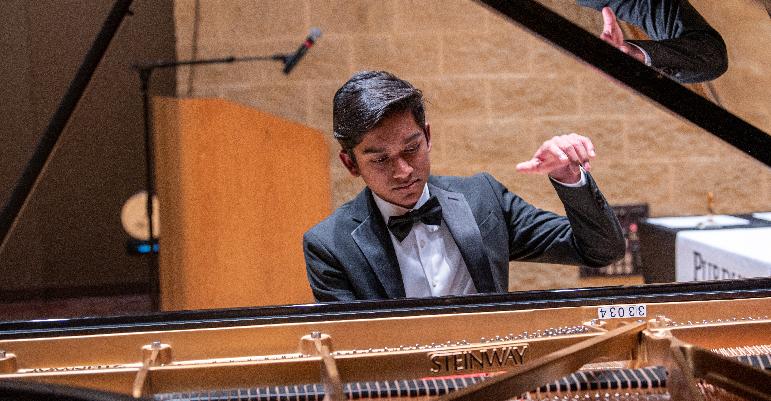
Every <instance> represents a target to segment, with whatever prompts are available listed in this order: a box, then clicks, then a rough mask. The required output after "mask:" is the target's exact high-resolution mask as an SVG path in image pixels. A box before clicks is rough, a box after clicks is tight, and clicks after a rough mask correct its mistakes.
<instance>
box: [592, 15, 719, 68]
mask: <svg viewBox="0 0 771 401" xmlns="http://www.w3.org/2000/svg"><path fill="white" fill-rule="evenodd" d="M577 2H578V4H579V5H582V6H585V7H591V8H594V9H597V10H601V9H602V8H603V7H605V6H608V7H610V8H611V9H612V10H613V12H614V13H615V14H616V16H617V17H618V18H620V19H622V20H624V21H627V22H629V23H631V24H634V25H637V26H639V27H640V28H642V29H643V30H644V31H645V33H646V34H648V36H650V37H651V39H653V40H630V41H629V42H630V43H634V44H636V45H638V46H640V47H641V48H642V49H643V50H645V51H646V52H647V53H648V55H649V56H650V58H651V67H653V68H656V69H658V70H660V71H662V72H663V73H665V74H667V75H669V76H671V77H672V78H674V79H675V80H677V81H679V82H684V83H693V82H702V81H709V80H712V79H715V78H717V77H719V76H720V75H722V74H723V73H724V72H725V71H726V70H727V69H728V53H727V51H726V46H725V42H724V41H723V38H722V36H720V33H718V32H717V31H716V30H715V29H713V28H712V27H711V26H710V25H709V24H708V23H707V21H706V20H704V18H703V17H702V16H701V15H700V14H699V12H698V11H696V9H695V8H693V6H692V5H691V4H690V3H688V1H687V0H578V1H577Z"/></svg>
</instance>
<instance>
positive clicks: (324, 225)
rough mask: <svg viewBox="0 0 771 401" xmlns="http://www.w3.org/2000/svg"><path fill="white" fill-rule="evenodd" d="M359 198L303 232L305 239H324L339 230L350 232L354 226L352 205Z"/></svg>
mask: <svg viewBox="0 0 771 401" xmlns="http://www.w3.org/2000/svg"><path fill="white" fill-rule="evenodd" d="M359 196H362V194H359V195H358V196H356V197H354V198H353V199H351V200H349V201H348V202H345V203H344V204H342V205H340V206H339V207H338V208H337V209H335V210H334V211H333V212H332V214H330V215H329V216H327V217H326V218H325V219H324V220H322V221H320V222H318V223H317V224H316V225H314V226H313V227H311V228H310V229H309V230H308V231H306V232H305V236H306V238H307V237H308V236H313V237H317V238H325V237H328V236H330V235H334V233H335V232H338V231H340V230H345V231H348V232H350V231H352V230H353V229H354V228H355V225H356V222H355V221H354V220H353V210H354V209H355V206H354V204H355V203H356V202H357V201H359V200H358V197H359Z"/></svg>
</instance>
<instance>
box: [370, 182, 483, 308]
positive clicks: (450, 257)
mask: <svg viewBox="0 0 771 401" xmlns="http://www.w3.org/2000/svg"><path fill="white" fill-rule="evenodd" d="M372 194H373V195H374V197H375V203H376V204H377V207H378V209H380V213H381V214H382V215H383V219H384V220H385V221H386V223H388V219H389V218H390V217H391V216H401V215H403V214H405V213H407V212H408V211H410V209H405V208H403V207H401V206H397V205H394V204H392V203H389V202H387V201H385V200H383V199H382V198H380V197H379V196H377V194H375V193H374V192H373V193H372ZM429 197H430V195H429V193H428V185H425V186H424V187H423V194H422V195H421V196H420V199H418V203H416V204H415V207H414V208H415V209H417V208H419V207H421V206H423V204H424V203H426V202H427V201H428V198H429ZM388 235H389V236H390V237H391V243H392V244H393V245H394V251H396V259H397V261H398V262H399V269H400V270H401V273H402V282H404V291H405V294H406V295H407V296H408V297H432V296H433V297H437V296H442V295H462V294H474V293H476V292H477V290H476V287H474V282H473V281H472V280H471V276H470V275H469V273H468V268H466V262H465V261H463V256H461V254H460V250H459V249H458V245H457V244H455V239H453V238H452V234H450V230H449V229H447V224H446V223H444V222H442V223H441V224H440V225H438V226H434V225H426V224H424V223H422V222H417V223H415V224H414V225H413V226H412V231H410V233H409V234H408V235H407V237H406V238H404V240H403V241H401V242H399V240H398V239H396V237H394V235H393V233H391V231H390V230H389V231H388Z"/></svg>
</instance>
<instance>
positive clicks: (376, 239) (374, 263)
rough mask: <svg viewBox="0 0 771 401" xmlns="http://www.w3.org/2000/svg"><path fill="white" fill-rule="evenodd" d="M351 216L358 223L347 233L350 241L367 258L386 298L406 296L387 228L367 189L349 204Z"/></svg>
mask: <svg viewBox="0 0 771 401" xmlns="http://www.w3.org/2000/svg"><path fill="white" fill-rule="evenodd" d="M352 217H353V219H354V220H355V221H357V222H360V223H361V224H359V226H358V227H356V229H354V230H353V232H351V236H352V237H353V240H354V241H355V242H356V245H358V247H359V249H360V250H361V252H362V253H363V254H364V256H365V257H366V258H367V262H369V265H370V267H371V268H372V270H373V271H374V272H375V275H377V278H378V279H379V280H380V283H381V284H382V285H383V288H384V289H385V292H386V294H387V295H388V297H389V298H403V297H405V296H406V294H405V291H404V282H402V273H401V270H399V262H398V260H397V259H396V252H395V251H394V247H393V244H392V243H391V237H390V236H389V235H388V227H386V224H385V222H384V221H383V216H382V215H381V214H380V211H379V210H378V208H377V206H376V205H375V200H374V199H373V198H372V193H371V191H370V189H369V188H366V189H365V190H364V191H362V192H361V193H360V194H359V195H358V196H357V197H356V200H355V201H354V203H353V210H352Z"/></svg>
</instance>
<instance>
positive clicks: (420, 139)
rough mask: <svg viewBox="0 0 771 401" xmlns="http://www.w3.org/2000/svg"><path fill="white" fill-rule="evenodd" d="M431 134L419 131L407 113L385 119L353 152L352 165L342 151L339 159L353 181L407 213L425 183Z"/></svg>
mask: <svg viewBox="0 0 771 401" xmlns="http://www.w3.org/2000/svg"><path fill="white" fill-rule="evenodd" d="M430 150H431V131H430V129H429V126H428V124H426V126H425V127H419V126H418V124H417V123H416V122H415V118H414V117H413V116H412V113H410V111H409V110H406V111H404V112H401V113H395V114H392V115H391V116H389V117H387V118H385V119H384V120H382V121H381V122H380V124H378V126H377V127H375V128H374V129H372V130H370V131H368V132H367V133H366V134H364V137H363V140H362V141H361V143H359V144H358V145H356V147H354V148H353V154H354V155H355V156H356V163H354V162H353V160H351V158H350V157H349V156H348V155H347V154H346V153H345V152H343V151H341V152H340V159H341V160H342V161H343V164H345V166H346V168H348V171H350V172H351V174H352V175H353V176H355V177H358V176H361V178H362V179H364V182H365V183H366V184H367V186H368V187H369V188H370V189H371V190H372V191H373V192H374V193H376V194H377V195H378V196H380V197H381V198H383V199H384V200H386V201H388V202H390V203H393V204H395V205H399V206H401V207H404V208H407V209H411V208H412V207H413V206H415V203H417V201H418V199H419V198H420V195H421V194H422V193H423V187H424V185H425V183H426V182H427V181H428V175H429V173H430V171H431V163H430V161H429V157H428V153H429V151H430Z"/></svg>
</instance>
